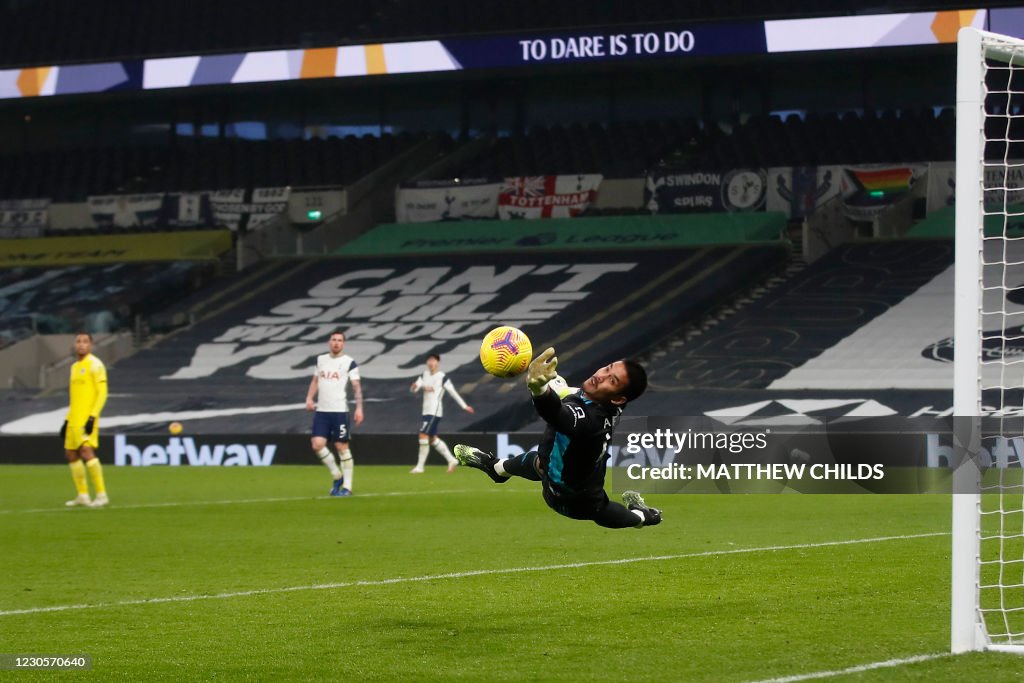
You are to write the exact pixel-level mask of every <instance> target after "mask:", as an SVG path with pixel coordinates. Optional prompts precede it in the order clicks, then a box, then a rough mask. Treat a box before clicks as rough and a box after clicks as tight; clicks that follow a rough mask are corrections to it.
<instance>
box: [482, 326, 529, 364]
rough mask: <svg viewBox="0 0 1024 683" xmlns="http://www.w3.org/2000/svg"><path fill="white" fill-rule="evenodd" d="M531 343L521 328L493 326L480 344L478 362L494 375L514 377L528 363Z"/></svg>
mask: <svg viewBox="0 0 1024 683" xmlns="http://www.w3.org/2000/svg"><path fill="white" fill-rule="evenodd" d="M531 359H533V345H532V344H530V338H529V337H527V336H526V335H525V334H523V331H522V330H519V329H516V328H515V327H509V326H508V325H502V326H501V327H495V328H494V329H493V330H491V331H490V332H488V333H487V336H485V337H484V341H483V343H482V344H480V364H481V365H483V366H484V370H486V371H487V372H489V373H491V374H492V375H494V376H495V377H515V376H516V375H518V374H520V373H521V372H523V371H524V370H526V368H527V367H528V366H529V365H530V360H531Z"/></svg>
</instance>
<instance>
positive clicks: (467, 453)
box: [452, 443, 509, 484]
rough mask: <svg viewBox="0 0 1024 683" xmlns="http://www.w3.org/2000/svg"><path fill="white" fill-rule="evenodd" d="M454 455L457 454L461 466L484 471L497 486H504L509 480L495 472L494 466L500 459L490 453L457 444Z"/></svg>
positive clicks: (456, 457)
mask: <svg viewBox="0 0 1024 683" xmlns="http://www.w3.org/2000/svg"><path fill="white" fill-rule="evenodd" d="M452 453H454V454H455V459H456V460H458V461H459V464H460V465H465V466H466V467H475V468H476V469H478V470H483V472H484V474H486V475H487V476H488V477H490V478H491V479H492V480H494V482H495V483H496V484H504V483H505V482H506V481H508V480H509V478H508V477H503V476H501V475H500V474H498V473H497V472H496V471H495V469H494V464H495V463H496V462H498V459H497V458H495V457H494V456H493V455H491V454H490V453H487V452H485V451H482V450H480V449H479V448H473V447H472V446H466V445H465V444H461V443H459V444H455V449H454V450H453V451H452Z"/></svg>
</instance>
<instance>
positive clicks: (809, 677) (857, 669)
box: [754, 652, 953, 683]
mask: <svg viewBox="0 0 1024 683" xmlns="http://www.w3.org/2000/svg"><path fill="white" fill-rule="evenodd" d="M952 656H953V653H952V652H935V653H932V654H927V655H914V656H913V657H902V658H899V659H887V660H885V661H884V662H871V663H870V664H858V665H856V666H850V667H847V668H845V669H835V670H833V671H815V672H813V673H809V674H796V675H794V676H783V677H781V678H766V679H764V680H760V681H755V682H754V683H796V682H797V681H813V680H815V679H818V678H833V677H835V676H846V675H848V674H856V673H861V672H863V671H873V670H875V669H889V668H892V667H897V666H904V665H906V664H916V663H918V662H929V661H931V660H933V659H942V658H943V657H952Z"/></svg>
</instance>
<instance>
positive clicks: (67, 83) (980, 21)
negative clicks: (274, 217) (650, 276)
mask: <svg viewBox="0 0 1024 683" xmlns="http://www.w3.org/2000/svg"><path fill="white" fill-rule="evenodd" d="M990 16H991V19H990ZM964 26H972V27H974V28H981V29H988V30H992V31H995V32H999V33H1005V34H1007V35H1014V36H1024V12H1022V11H1020V10H1018V9H1017V8H1005V9H1001V10H991V11H988V10H984V9H963V10H949V11H942V12H913V13H904V14H869V15H861V16H842V17H824V18H811V19H793V20H781V21H747V22H721V23H719V22H703V23H700V22H694V23H687V24H666V25H661V26H648V27H633V26H630V27H623V26H619V27H604V28H601V27H595V28H592V29H586V30H579V31H572V32H559V33H551V32H545V33H536V34H528V35H527V34H521V35H498V36H486V37H485V36H470V37H465V38H446V39H443V40H420V41H409V42H403V43H373V44H366V45H339V46H335V47H319V48H310V49H294V50H264V51H258V52H239V53H233V54H218V55H188V56H180V57H160V58H154V59H135V60H126V61H120V62H103V63H94V64H74V65H65V66H60V65H42V66H30V67H26V68H20V69H3V70H0V99H5V98H18V97H40V96H48V95H75V94H82V93H97V92H108V91H113V90H121V91H123V90H157V89H162V88H186V87H191V86H203V85H230V84H241V83H272V82H278V81H292V80H302V79H307V78H351V77H359V76H379V75H388V74H410V73H431V72H439V71H464V70H465V71H468V70H479V69H492V68H529V67H534V66H538V65H549V64H572V63H587V62H614V61H631V60H637V59H651V58H659V59H675V60H679V59H693V58H700V57H716V56H724V55H751V54H768V53H775V52H799V51H814V50H832V49H862V48H877V47H892V46H906V45H937V44H942V43H953V42H955V41H956V33H957V31H958V30H959V29H960V28H962V27H964Z"/></svg>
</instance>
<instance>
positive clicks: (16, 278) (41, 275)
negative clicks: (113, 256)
mask: <svg viewBox="0 0 1024 683" xmlns="http://www.w3.org/2000/svg"><path fill="white" fill-rule="evenodd" d="M215 269H216V264H215V263H211V262H198V261H176V262H173V263H169V264H168V263H145V264H111V265H102V266H100V265H97V266H67V267H54V268H27V267H25V268H7V269H2V270H0V347H3V346H7V345H9V344H11V343H13V342H16V341H18V340H20V339H25V338H27V337H29V336H31V335H33V334H55V333H70V332H75V331H78V330H82V329H84V330H86V331H88V332H96V333H106V332H114V331H117V330H123V329H132V326H133V325H134V322H135V318H136V316H149V315H152V314H154V313H155V312H157V311H159V310H161V309H162V308H164V307H165V306H168V305H169V304H170V303H172V302H174V301H175V300H176V299H177V298H178V297H181V296H185V295H187V294H188V293H190V292H193V291H195V290H197V289H199V288H201V287H202V285H203V284H204V283H205V282H206V281H208V280H209V279H211V278H212V277H213V276H214V272H215Z"/></svg>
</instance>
